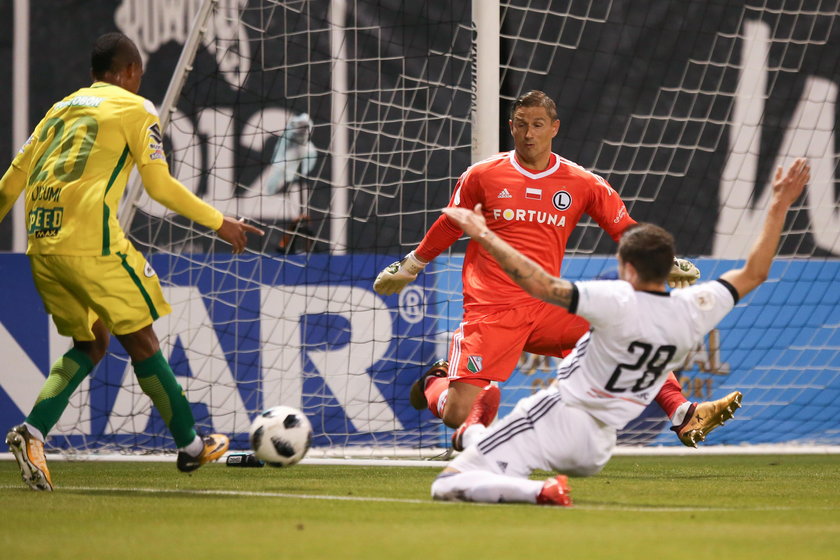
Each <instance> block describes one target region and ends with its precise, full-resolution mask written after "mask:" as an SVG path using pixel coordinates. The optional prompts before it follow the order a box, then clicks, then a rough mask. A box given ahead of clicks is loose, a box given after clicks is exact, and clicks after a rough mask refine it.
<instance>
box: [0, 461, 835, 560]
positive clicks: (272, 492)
mask: <svg viewBox="0 0 840 560" xmlns="http://www.w3.org/2000/svg"><path fill="white" fill-rule="evenodd" d="M51 470H52V475H53V481H54V482H55V484H56V486H57V489H56V491H55V492H53V493H41V492H33V491H31V490H29V489H28V488H26V487H24V486H23V485H22V483H20V478H19V473H18V470H17V465H16V464H15V463H14V462H12V461H0V504H2V505H3V511H4V512H5V514H6V519H5V520H4V522H3V523H2V525H0V550H2V551H3V555H2V556H3V557H4V558H10V559H15V560H25V559H30V558H32V559H34V558H50V559H51V560H59V559H65V558H68V559H69V558H86V559H87V558H120V559H132V558H138V559H139V558H142V559H153V558H166V559H172V558H209V559H213V558H271V559H281V558H289V559H295V560H298V559H301V560H303V559H309V558H318V559H323V558H336V559H339V558H340V559H344V558H364V559H368V560H369V559H378V558H382V559H389V560H390V559H397V558H398V559H401V560H402V559H409V558H418V559H423V560H428V559H429V558H474V559H477V560H486V559H494V558H529V559H530V558H551V559H556V558H558V557H561V558H587V559H597V558H623V559H627V558H646V559H658V558H669V557H670V558H685V557H688V558H716V557H725V558H738V559H749V558H762V559H765V558H786V559H788V560H789V559H793V558H807V559H820V558H826V559H828V558H831V559H836V558H838V550H840V456H836V455H805V456H792V455H782V456H698V457H690V456H689V457H616V458H614V459H613V460H612V461H611V462H610V463H609V464H608V465H607V467H606V468H605V469H604V471H603V472H602V473H601V474H600V475H598V476H595V477H592V478H584V479H572V495H573V497H574V499H575V504H576V507H575V508H572V509H565V508H551V507H538V506H533V505H514V504H504V505H477V504H463V503H456V504H452V503H437V502H433V501H432V500H431V499H430V498H429V486H430V484H431V482H432V480H433V479H434V477H435V476H436V474H437V470H436V469H430V468H428V467H416V468H415V467H359V466H319V465H298V466H295V467H293V468H290V469H271V468H263V469H239V468H230V467H226V466H224V465H222V464H212V465H208V466H205V467H202V468H201V469H199V470H198V471H196V472H195V473H193V474H191V475H183V474H180V473H178V472H177V471H176V470H175V464H174V460H173V462H172V464H168V463H107V462H64V461H53V462H52V463H51ZM542 476H545V473H543V475H542ZM205 491H206V492H208V493H202V492H205ZM319 498H323V499H319ZM367 498H376V499H378V501H376V500H367Z"/></svg>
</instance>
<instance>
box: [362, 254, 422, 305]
mask: <svg viewBox="0 0 840 560" xmlns="http://www.w3.org/2000/svg"><path fill="white" fill-rule="evenodd" d="M427 264H429V263H427V262H425V261H422V260H420V259H418V258H417V257H416V256H415V255H414V251H412V252H410V253H409V254H407V255H406V256H405V257H403V259H402V260H401V261H397V262H395V263H392V264H390V265H388V266H387V267H385V270H383V271H382V272H380V273H379V275H378V276H377V277H376V280H374V282H373V289H374V290H375V291H376V293H377V294H382V295H383V296H390V295H391V294H398V293H400V292H401V291H402V290H403V288H405V287H406V286H407V285H408V284H409V283H411V282H413V281H414V280H416V279H417V275H418V274H419V273H420V271H421V270H423V267H425V266H426V265H427Z"/></svg>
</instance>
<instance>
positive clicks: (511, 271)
mask: <svg viewBox="0 0 840 560" xmlns="http://www.w3.org/2000/svg"><path fill="white" fill-rule="evenodd" d="M809 178H810V167H809V166H808V164H807V163H806V161H805V160H804V159H797V160H796V161H795V162H794V163H793V164H792V165H791V166H790V167H789V168H788V170H787V172H786V173H784V174H783V173H782V169H781V168H779V169H778V171H777V172H776V176H775V178H774V181H773V197H772V200H771V202H770V206H769V209H768V212H767V216H766V218H765V221H764V225H763V229H762V231H761V234H760V235H759V237H758V239H757V240H756V242H755V244H754V245H753V247H752V250H751V251H750V254H749V257H748V258H747V261H746V264H745V265H744V267H743V268H740V269H736V270H730V271H728V272H726V273H724V274H723V275H722V276H721V277H720V278H719V279H718V280H716V281H713V282H704V283H702V284H697V285H694V286H691V287H689V288H685V289H682V290H675V291H672V292H670V293H668V292H666V290H665V281H666V279H667V277H668V273H669V271H670V269H671V264H672V262H673V258H674V242H673V237H672V236H671V235H670V234H669V233H668V232H666V231H665V230H663V229H662V228H660V227H658V226H655V225H652V224H639V225H637V226H632V227H631V228H629V229H628V230H627V231H626V232H625V233H624V235H623V236H622V238H621V240H620V242H619V246H618V269H619V277H620V278H621V279H620V280H612V281H605V280H601V281H587V282H575V283H573V282H570V281H568V280H564V279H561V278H557V277H554V276H551V275H550V274H548V273H547V272H545V270H543V269H542V268H541V267H540V266H539V265H538V264H536V263H535V262H534V261H532V260H531V259H529V258H528V257H526V256H524V255H522V254H521V253H519V252H518V251H516V250H515V249H513V248H512V247H511V246H510V245H508V244H507V243H506V242H505V241H503V240H502V239H501V238H500V237H499V236H498V235H496V234H495V233H493V232H492V231H491V230H490V229H489V228H488V227H487V224H486V222H485V219H484V216H483V214H482V213H481V208H480V205H477V206H476V208H475V210H474V211H473V212H471V211H469V210H467V209H465V208H455V207H450V208H446V209H444V210H443V211H444V213H445V214H446V215H447V216H449V218H450V219H452V221H453V222H455V223H456V224H457V225H458V226H460V227H461V228H462V229H463V231H464V232H465V233H467V234H468V235H469V236H470V237H472V238H473V239H474V240H476V241H478V242H479V243H480V244H481V245H482V247H484V248H485V249H486V250H487V251H488V252H489V253H490V254H491V255H492V256H493V258H494V259H496V260H497V261H498V262H499V264H500V265H501V267H502V268H503V269H504V271H505V272H506V273H507V274H508V275H509V276H510V277H511V278H512V279H513V280H514V281H516V283H517V284H519V285H520V286H522V288H523V289H524V290H525V291H527V292H528V293H530V294H531V295H533V296H535V297H537V298H539V299H542V300H544V301H547V302H550V303H554V304H556V305H559V306H561V307H564V308H566V309H568V310H569V311H570V312H571V313H575V314H577V315H580V316H581V317H584V318H585V319H587V320H588V321H589V323H590V324H591V329H590V331H589V333H587V334H585V335H584V336H583V337H582V338H581V339H580V340H579V341H578V343H577V344H576V346H575V348H574V350H573V351H572V353H571V354H570V355H569V356H568V357H567V358H566V359H565V360H564V361H563V362H562V364H561V365H560V367H559V369H558V373H557V381H556V383H554V384H553V385H552V386H551V387H549V388H548V389H544V390H541V391H539V392H537V393H536V394H534V395H532V396H530V397H527V398H525V399H522V400H520V401H519V402H518V403H517V405H516V407H515V408H514V410H513V412H511V414H509V415H508V416H507V417H505V418H504V419H502V420H501V421H499V422H498V423H497V424H495V425H493V426H492V427H490V428H487V427H486V426H484V425H483V424H481V423H480V422H479V421H478V420H477V419H478V418H481V417H482V416H484V414H483V413H484V411H483V410H482V409H483V408H484V407H485V400H486V401H487V406H489V407H493V406H495V402H494V399H492V398H487V399H484V398H482V397H484V394H487V395H490V394H491V393H490V391H483V392H482V394H480V396H479V397H478V399H476V402H475V404H474V405H473V409H472V410H471V413H470V415H469V417H468V420H467V423H471V424H470V425H467V426H466V427H463V428H464V432H463V436H464V438H465V443H466V445H469V442H474V444H473V445H469V446H468V447H467V448H466V450H465V451H464V453H463V454H461V455H459V456H458V457H456V458H455V459H454V460H453V461H452V462H451V463H450V465H449V466H448V467H447V468H446V469H444V471H443V472H442V473H441V474H440V475H439V476H438V478H437V479H436V480H435V482H434V483H433V484H432V496H433V497H434V498H435V499H439V500H465V501H473V502H531V503H538V504H546V505H564V506H568V505H571V503H572V502H571V496H570V494H569V485H568V479H567V477H566V475H576V476H590V475H594V474H596V473H598V472H600V470H601V469H602V468H603V467H604V465H605V464H606V463H607V461H608V460H609V458H610V456H611V455H612V451H613V448H614V447H615V442H616V431H617V430H619V429H621V428H623V427H624V426H625V425H626V424H627V423H628V422H630V421H631V420H633V419H634V418H636V417H637V416H638V415H639V414H640V413H641V412H642V410H644V408H645V407H646V406H647V405H648V404H649V403H650V402H651V400H653V398H654V396H655V395H656V394H657V392H658V391H659V389H660V387H661V386H662V384H663V383H664V382H665V379H666V376H667V373H668V372H669V371H670V370H672V369H673V368H675V367H677V366H678V365H679V364H680V363H681V362H682V361H683V360H684V359H685V356H686V355H687V354H688V352H689V351H690V350H691V349H692V348H693V347H694V346H695V345H696V344H697V343H698V342H699V341H700V340H701V339H702V337H703V336H704V335H705V334H706V333H708V332H709V331H710V330H711V329H712V328H714V326H715V325H717V324H718V322H720V321H721V320H722V319H723V318H724V317H725V316H726V314H727V313H728V312H729V311H730V310H731V309H732V308H733V307H734V306H735V304H736V303H737V302H738V300H739V299H740V298H742V297H744V296H745V295H746V294H747V293H749V292H750V291H752V290H753V289H754V288H756V287H757V286H759V285H760V284H761V283H762V282H763V281H764V280H765V279H766V278H767V274H768V272H769V270H770V265H771V263H772V262H773V257H774V256H775V253H776V248H777V246H778V243H779V239H780V237H781V231H782V227H783V225H784V221H785V215H786V214H787V211H788V209H789V208H790V206H791V204H792V203H793V202H794V201H795V200H796V199H797V198H798V197H799V195H800V194H801V193H802V190H803V188H804V187H805V184H806V183H807V182H808V179H809ZM537 469H540V470H555V471H559V472H560V473H563V474H561V475H559V476H555V477H552V478H549V479H548V480H546V481H534V480H529V479H528V475H530V474H531V472H533V471H534V470H537Z"/></svg>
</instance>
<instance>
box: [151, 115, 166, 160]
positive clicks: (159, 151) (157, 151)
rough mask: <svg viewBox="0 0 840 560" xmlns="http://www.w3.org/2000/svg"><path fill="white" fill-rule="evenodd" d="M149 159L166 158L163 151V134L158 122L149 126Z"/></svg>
mask: <svg viewBox="0 0 840 560" xmlns="http://www.w3.org/2000/svg"><path fill="white" fill-rule="evenodd" d="M149 150H150V153H149V159H166V155H165V154H164V153H163V134H161V132H160V125H159V124H158V123H154V124H152V126H150V127H149Z"/></svg>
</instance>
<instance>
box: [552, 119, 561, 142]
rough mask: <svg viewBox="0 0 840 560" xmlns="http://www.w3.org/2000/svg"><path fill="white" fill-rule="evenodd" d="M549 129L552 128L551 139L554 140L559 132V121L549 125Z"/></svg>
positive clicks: (556, 120)
mask: <svg viewBox="0 0 840 560" xmlns="http://www.w3.org/2000/svg"><path fill="white" fill-rule="evenodd" d="M551 128H552V133H551V137H552V138H554V137H555V136H557V133H558V132H560V119H555V120H554V121H553V122H552V123H551Z"/></svg>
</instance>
